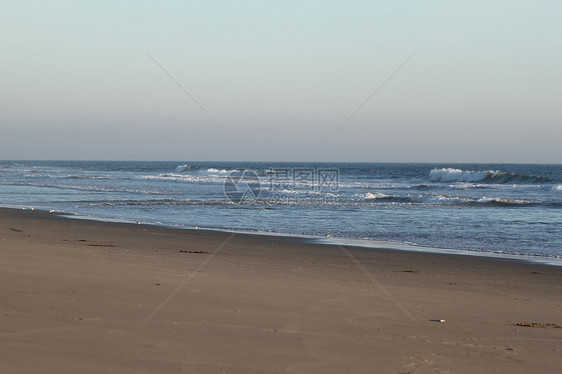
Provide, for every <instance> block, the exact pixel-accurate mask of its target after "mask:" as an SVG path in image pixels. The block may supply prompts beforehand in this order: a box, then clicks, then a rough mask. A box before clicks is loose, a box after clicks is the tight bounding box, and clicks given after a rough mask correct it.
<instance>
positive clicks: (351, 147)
mask: <svg viewBox="0 0 562 374" xmlns="http://www.w3.org/2000/svg"><path fill="white" fill-rule="evenodd" d="M561 14H562V2H560V1H540V0H539V1H517V0H511V1H502V0H498V1H492V2H490V1H480V0H475V1H470V2H469V1H466V2H458V1H450V0H447V1H399V0H392V1H374V0H370V1H347V2H343V1H331V0H322V1H316V0H309V1H306V0H305V1H281V0H278V1H267V0H262V1H257V0H256V1H244V0H243V1H210V0H207V1H172V0H170V1H166V2H163V1H138V0H135V1H129V0H121V1H103V0H102V1H94V2H92V1H48V0H46V1H45V0H44V1H6V0H0V24H1V25H2V26H1V28H0V51H1V59H0V69H1V70H0V71H1V73H0V87H1V90H0V159H33V160H37V159H38V160H42V159H49V160H65V159H70V160H186V161H188V160H229V161H236V160H249V161H367V162H378V161H380V162H451V163H452V162H507V163H511V162H513V163H520V162H525V163H535V162H536V163H561V162H562V146H561V144H562V141H561V139H562V106H561V98H562V22H560V15H561ZM338 129H339V130H338Z"/></svg>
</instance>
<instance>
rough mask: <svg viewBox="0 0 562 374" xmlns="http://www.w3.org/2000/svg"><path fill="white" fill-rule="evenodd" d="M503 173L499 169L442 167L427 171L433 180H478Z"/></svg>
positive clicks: (503, 173)
mask: <svg viewBox="0 0 562 374" xmlns="http://www.w3.org/2000/svg"><path fill="white" fill-rule="evenodd" d="M505 174H506V173H505V172H503V171H500V170H486V171H470V170H461V169H454V168H443V169H433V170H431V171H430V172H429V179H430V180H432V181H434V182H478V181H483V180H485V179H489V178H494V177H498V176H502V175H505Z"/></svg>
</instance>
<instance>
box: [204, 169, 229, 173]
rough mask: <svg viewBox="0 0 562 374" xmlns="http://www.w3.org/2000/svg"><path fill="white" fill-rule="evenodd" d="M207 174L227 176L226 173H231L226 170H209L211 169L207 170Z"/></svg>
mask: <svg viewBox="0 0 562 374" xmlns="http://www.w3.org/2000/svg"><path fill="white" fill-rule="evenodd" d="M207 173H215V174H226V173H229V171H228V170H225V169H222V170H219V169H215V168H209V169H207Z"/></svg>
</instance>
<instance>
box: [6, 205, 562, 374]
mask: <svg viewBox="0 0 562 374" xmlns="http://www.w3.org/2000/svg"><path fill="white" fill-rule="evenodd" d="M0 256H1V258H2V261H0V274H1V276H2V282H0V321H1V323H0V371H2V372H10V373H19V372H21V373H24V372H37V371H42V372H58V373H67V372H68V373H74V372H81V373H95V372H115V373H150V372H160V373H179V372H201V373H217V372H220V373H222V372H225V373H341V372H344V371H351V372H354V373H372V372H373V368H377V370H378V371H380V372H385V373H386V372H388V373H406V372H410V373H417V372H419V373H424V372H455V373H473V372H491V371H494V372H497V373H528V372H533V371H539V372H555V371H556V370H558V368H559V367H560V366H561V365H562V355H560V352H562V328H558V327H556V326H560V325H562V320H561V317H560V316H561V315H562V314H561V310H562V309H561V308H562V268H560V267H557V266H547V265H541V264H531V263H525V262H521V261H511V260H506V259H495V258H480V257H473V256H463V255H457V254H454V255H453V254H434V253H418V252H407V251H397V250H384V249H377V250H373V249H365V248H355V247H351V246H341V247H338V246H333V245H326V244H318V243H311V242H306V241H304V240H299V239H298V238H286V237H279V236H262V235H251V234H236V233H227V232H218V231H210V230H183V229H171V228H165V227H160V226H152V225H143V224H140V225H137V224H122V223H109V222H101V221H87V220H76V219H69V218H65V217H62V216H59V215H55V214H51V213H48V212H45V211H36V210H33V211H31V210H14V209H0ZM441 321H443V322H441ZM518 324H520V325H518ZM527 325H528V326H527ZM531 326H533V327H531Z"/></svg>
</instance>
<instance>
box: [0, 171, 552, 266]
mask: <svg viewBox="0 0 562 374" xmlns="http://www.w3.org/2000/svg"><path fill="white" fill-rule="evenodd" d="M0 204H2V205H4V206H20V207H22V206H23V207H28V208H32V207H33V208H37V209H47V210H56V211H60V212H67V213H74V214H78V215H84V216H90V217H97V218H101V219H118V220H126V221H134V222H136V221H139V222H143V223H152V224H159V225H166V226H174V227H184V228H194V227H199V228H210V229H221V230H237V231H250V232H261V233H264V232H266V233H283V234H297V235H310V236H314V237H319V238H320V237H324V238H325V237H330V238H341V239H342V240H350V241H356V240H360V241H364V243H378V242H387V243H388V242H390V243H393V244H394V245H395V246H396V247H400V246H403V247H407V246H414V247H432V248H442V249H447V250H456V251H472V252H475V251H478V252H487V253H490V254H496V255H497V254H505V255H524V256H538V257H541V258H554V259H556V258H560V257H562V165H530V164H423V163H271V162H267V163H266V162H188V161H183V162H116V161H0Z"/></svg>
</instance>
